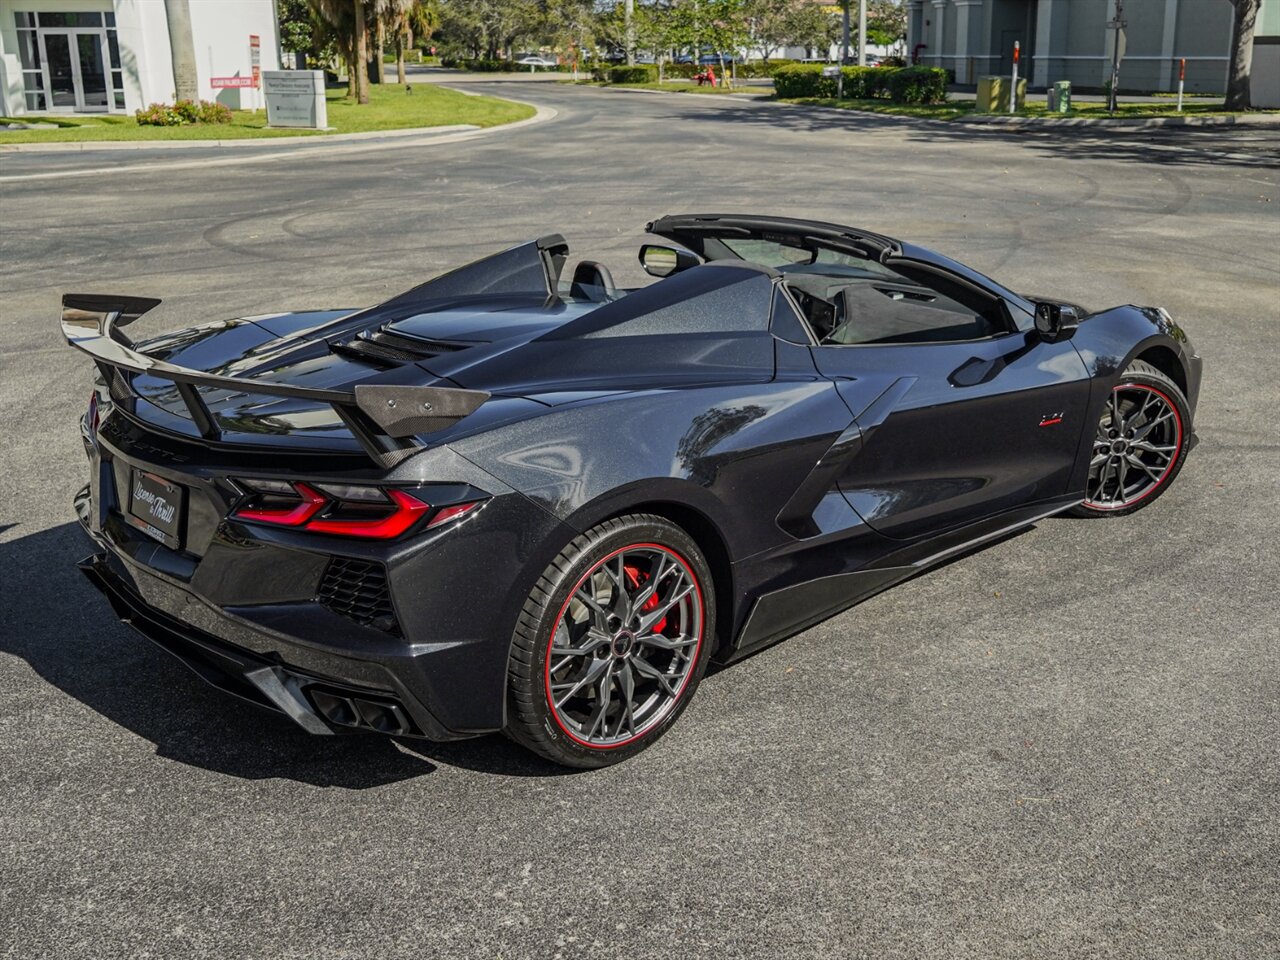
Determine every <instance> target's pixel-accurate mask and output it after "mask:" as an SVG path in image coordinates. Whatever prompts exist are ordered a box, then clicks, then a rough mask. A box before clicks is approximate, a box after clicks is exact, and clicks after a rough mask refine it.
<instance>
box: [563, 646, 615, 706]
mask: <svg viewBox="0 0 1280 960" xmlns="http://www.w3.org/2000/svg"><path fill="white" fill-rule="evenodd" d="M611 663H612V661H611V660H608V659H600V660H592V661H591V663H590V665H588V667H587V672H586V674H585V675H583V677H582V679H581V680H578V681H576V682H565V683H553V684H552V685H551V693H552V696H554V695H555V694H556V692H557V691H559V690H563V689H565V688H566V687H567V688H569V691H568V693H566V694H565V695H564V696H563V697H561V698H560V699H559V700H557V701H556V709H557V710H559V709H561V708H563V707H564V705H565V704H566V703H568V702H569V701H570V700H571V699H573V698H574V697H575V696H577V694H578V691H580V690H582V689H584V688H586V687H589V686H591V684H593V683H596V682H597V681H598V680H599V679H600V676H601V674H603V673H605V671H607V670H608V669H609V666H610V665H611Z"/></svg>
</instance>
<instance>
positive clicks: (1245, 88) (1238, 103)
mask: <svg viewBox="0 0 1280 960" xmlns="http://www.w3.org/2000/svg"><path fill="white" fill-rule="evenodd" d="M1227 2H1228V3H1230V4H1231V6H1232V8H1233V13H1234V17H1233V18H1232V24H1231V64H1230V66H1228V67H1227V98H1226V102H1225V103H1224V104H1223V106H1225V107H1226V108H1227V109H1228V110H1248V109H1249V108H1250V107H1251V106H1253V95H1252V92H1251V91H1250V89H1249V76H1250V74H1251V73H1252V71H1253V31H1254V28H1255V27H1257V25H1258V10H1259V8H1260V7H1261V6H1262V0H1227Z"/></svg>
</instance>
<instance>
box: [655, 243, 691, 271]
mask: <svg viewBox="0 0 1280 960" xmlns="http://www.w3.org/2000/svg"><path fill="white" fill-rule="evenodd" d="M698 263H699V260H698V258H697V257H695V256H694V255H693V254H692V253H690V252H689V251H688V250H677V249H676V248H675V247H662V246H659V245H658V244H656V243H646V244H644V245H643V246H642V247H641V248H640V266H642V267H644V272H645V273H647V274H649V276H651V277H669V276H671V275H672V274H673V273H679V272H680V271H681V270H688V269H689V268H690V267H696V266H697V265H698Z"/></svg>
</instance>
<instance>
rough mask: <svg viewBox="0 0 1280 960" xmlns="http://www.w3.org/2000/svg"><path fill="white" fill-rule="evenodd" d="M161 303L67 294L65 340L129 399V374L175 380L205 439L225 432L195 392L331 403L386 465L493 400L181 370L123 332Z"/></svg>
mask: <svg viewBox="0 0 1280 960" xmlns="http://www.w3.org/2000/svg"><path fill="white" fill-rule="evenodd" d="M158 303H160V301H159V300H154V299H152V298H150V297H117V296H104V295H100V294H83V293H68V294H65V295H64V296H63V298H62V335H63V336H64V337H66V339H67V343H69V344H70V345H71V346H73V347H75V348H76V349H77V350H83V351H84V352H85V353H87V354H88V355H89V356H90V357H92V358H93V362H94V363H95V364H97V366H98V370H99V371H100V372H101V373H102V376H103V378H104V379H105V380H106V381H107V383H108V385H114V388H115V389H116V390H118V389H119V388H120V387H121V386H123V387H124V388H125V390H127V392H128V393H129V394H132V392H133V391H132V388H131V387H130V385H129V376H128V374H133V373H145V374H147V375H149V376H153V377H159V378H161V379H163V380H170V381H172V382H173V383H174V384H175V385H176V386H177V388H178V394H179V395H180V396H181V397H182V401H183V403H185V404H186V405H187V409H188V410H189V411H190V413H191V420H192V422H193V423H194V424H195V425H196V428H197V429H198V430H199V431H200V434H201V436H203V437H204V438H205V439H206V440H214V441H216V440H221V439H222V430H221V428H220V427H219V426H218V423H217V420H216V419H215V418H214V416H213V414H212V413H210V411H209V407H208V406H207V405H206V404H205V402H204V399H203V398H202V397H201V396H200V392H199V390H198V389H197V388H198V387H214V388H218V389H223V390H236V391H239V392H241V393H248V394H260V395H263V396H269V397H295V398H298V399H301V400H315V401H317V402H319V403H326V404H328V405H329V406H331V407H332V408H333V410H334V412H335V413H336V414H337V415H338V417H339V418H341V420H342V422H343V423H345V424H346V426H347V428H348V429H349V430H350V431H351V434H352V436H354V437H355V438H356V440H358V441H359V443H360V445H361V447H363V448H364V450H365V452H366V453H368V454H369V456H370V457H372V458H373V460H374V461H375V462H376V463H378V464H379V465H381V466H383V467H390V466H392V465H394V464H395V463H398V462H399V461H401V460H403V459H404V458H405V457H408V456H410V455H411V454H413V453H416V452H417V451H418V450H420V449H422V444H420V443H417V442H416V441H415V440H414V439H413V437H414V436H415V435H417V434H421V433H431V432H434V431H436V430H441V429H444V428H445V427H447V426H450V425H451V424H453V423H456V422H457V421H459V420H461V419H462V418H463V417H465V416H468V415H469V414H471V413H473V412H475V410H476V409H477V408H479V406H480V405H481V404H482V403H484V402H485V401H486V400H488V399H489V394H488V393H486V392H484V391H482V390H462V389H459V388H451V387H420V386H412V385H404V384H379V383H367V384H356V385H355V386H353V387H352V388H351V389H349V390H330V389H321V388H317V387H303V386H298V385H296V384H292V383H277V382H274V381H270V380H253V379H248V378H245V377H227V376H222V375H220V374H215V373H206V372H204V371H202V370H192V369H189V368H187V367H180V366H178V365H177V364H173V363H168V362H166V361H164V360H158V359H156V358H155V357H151V356H148V355H147V354H145V353H143V352H141V351H140V350H137V349H136V348H135V347H134V345H133V342H132V341H131V340H130V339H129V337H128V336H127V335H126V334H125V333H124V331H123V330H122V329H121V328H122V327H125V326H128V325H129V324H130V323H132V322H133V321H134V320H137V319H138V317H140V316H142V315H143V314H144V313H146V312H147V311H148V310H151V309H152V308H153V307H155V306H156V305H157V304H158Z"/></svg>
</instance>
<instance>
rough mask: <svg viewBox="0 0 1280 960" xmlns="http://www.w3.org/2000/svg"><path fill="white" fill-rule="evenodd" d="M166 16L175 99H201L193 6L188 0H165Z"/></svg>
mask: <svg viewBox="0 0 1280 960" xmlns="http://www.w3.org/2000/svg"><path fill="white" fill-rule="evenodd" d="M164 16H165V22H166V23H167V24H168V27H169V55H170V57H171V58H172V60H173V95H174V99H176V100H199V99H200V83H199V81H198V80H197V78H196V45H195V41H194V40H193V39H192V36H191V6H190V4H189V3H188V0H164Z"/></svg>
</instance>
